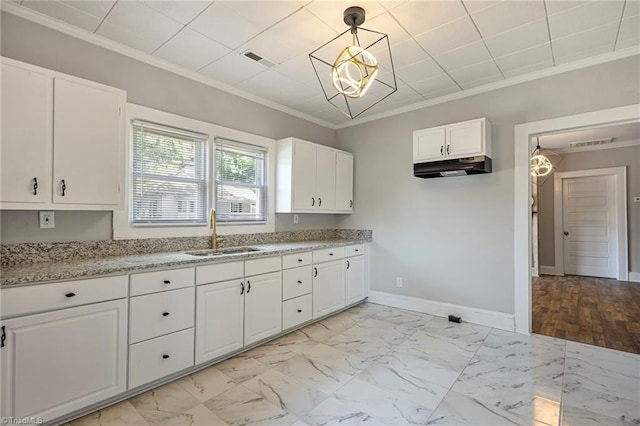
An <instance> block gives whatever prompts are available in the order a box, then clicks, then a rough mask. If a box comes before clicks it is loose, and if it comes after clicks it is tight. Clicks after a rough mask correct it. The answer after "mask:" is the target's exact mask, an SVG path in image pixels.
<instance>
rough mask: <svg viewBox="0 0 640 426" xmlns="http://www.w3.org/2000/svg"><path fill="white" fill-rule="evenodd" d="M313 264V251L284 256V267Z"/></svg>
mask: <svg viewBox="0 0 640 426" xmlns="http://www.w3.org/2000/svg"><path fill="white" fill-rule="evenodd" d="M306 265H311V252H310V251H306V252H304V253H294V254H285V255H284V256H282V269H289V268H295V267H297V266H306Z"/></svg>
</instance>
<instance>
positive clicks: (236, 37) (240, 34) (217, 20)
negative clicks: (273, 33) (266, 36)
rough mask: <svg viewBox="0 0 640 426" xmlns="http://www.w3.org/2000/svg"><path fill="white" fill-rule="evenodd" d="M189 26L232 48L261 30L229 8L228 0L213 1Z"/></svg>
mask: <svg viewBox="0 0 640 426" xmlns="http://www.w3.org/2000/svg"><path fill="white" fill-rule="evenodd" d="M189 27H190V28H191V29H193V30H195V31H197V32H199V33H200V34H203V35H205V36H207V37H209V38H210V39H212V40H215V41H217V42H218V43H222V44H224V45H225V46H227V47H229V48H231V49H235V48H237V47H238V46H241V45H242V44H244V43H246V42H247V40H249V39H250V38H252V37H254V36H255V35H257V34H258V33H259V32H260V31H261V29H260V28H258V27H256V25H255V24H252V23H251V22H249V21H248V20H246V19H244V18H243V17H242V16H240V15H239V14H238V13H236V12H235V11H234V10H233V9H231V8H229V7H228V6H227V3H226V2H215V3H213V4H212V5H211V6H209V7H208V8H207V9H206V10H205V11H204V12H202V13H201V14H200V15H199V16H198V17H197V18H196V19H194V20H193V22H191V23H190V24H189Z"/></svg>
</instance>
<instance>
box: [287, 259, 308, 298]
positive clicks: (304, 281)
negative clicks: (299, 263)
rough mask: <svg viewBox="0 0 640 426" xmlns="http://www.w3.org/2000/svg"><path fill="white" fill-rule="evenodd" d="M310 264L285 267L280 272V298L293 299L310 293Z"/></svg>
mask: <svg viewBox="0 0 640 426" xmlns="http://www.w3.org/2000/svg"><path fill="white" fill-rule="evenodd" d="M312 283H313V279H312V278H311V265H309V266H303V267H301V268H293V269H287V270H285V271H283V272H282V300H289V299H293V298H294V297H298V296H302V295H303V294H308V293H311V289H312V288H313V284H312Z"/></svg>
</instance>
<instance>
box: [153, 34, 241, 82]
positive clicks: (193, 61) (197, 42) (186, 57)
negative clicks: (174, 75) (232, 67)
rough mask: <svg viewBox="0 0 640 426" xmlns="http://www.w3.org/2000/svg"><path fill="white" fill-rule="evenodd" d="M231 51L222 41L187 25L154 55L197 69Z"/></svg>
mask: <svg viewBox="0 0 640 426" xmlns="http://www.w3.org/2000/svg"><path fill="white" fill-rule="evenodd" d="M229 52H231V50H229V49H228V48H226V47H225V46H223V45H221V44H220V43H216V42H215V41H213V40H211V39H209V38H207V37H205V36H203V35H202V34H200V33H198V32H196V31H193V30H191V29H189V28H186V27H185V28H184V29H183V30H182V31H180V32H179V33H178V34H176V36H175V37H173V38H171V39H170V40H169V41H168V42H166V43H165V44H164V45H162V46H161V47H160V48H159V49H158V50H157V51H156V52H154V55H155V56H158V57H160V58H163V59H166V60H168V61H171V62H173V63H175V64H178V65H182V66H183V67H185V68H189V69H190V70H194V71H197V70H199V69H200V68H202V67H204V66H205V65H207V64H209V63H211V62H213V61H215V60H216V59H219V58H221V57H223V56H224V55H226V54H228V53H229Z"/></svg>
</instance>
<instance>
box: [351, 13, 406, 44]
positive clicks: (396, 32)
mask: <svg viewBox="0 0 640 426" xmlns="http://www.w3.org/2000/svg"><path fill="white" fill-rule="evenodd" d="M362 26H363V27H364V28H367V29H369V30H373V31H378V32H380V33H384V34H387V35H388V36H389V44H391V45H395V44H398V43H401V42H403V41H406V40H409V39H410V38H411V36H410V35H409V34H408V33H407V32H406V31H405V30H404V28H402V26H401V25H400V24H398V22H397V21H396V20H395V19H393V17H392V16H391V15H390V14H389V13H383V14H382V15H378V16H376V17H375V18H373V19H371V20H367V21H366V22H365V23H364V24H363V25H362Z"/></svg>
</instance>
